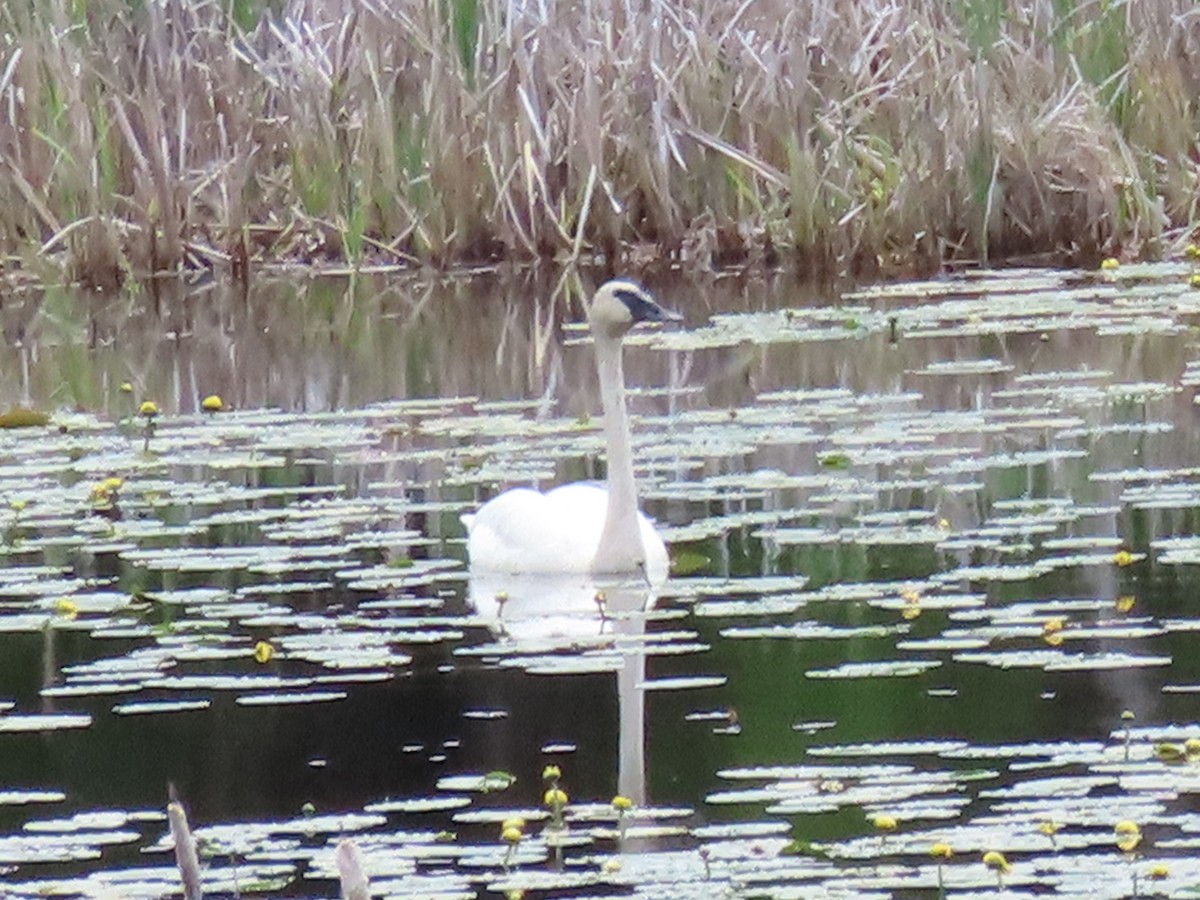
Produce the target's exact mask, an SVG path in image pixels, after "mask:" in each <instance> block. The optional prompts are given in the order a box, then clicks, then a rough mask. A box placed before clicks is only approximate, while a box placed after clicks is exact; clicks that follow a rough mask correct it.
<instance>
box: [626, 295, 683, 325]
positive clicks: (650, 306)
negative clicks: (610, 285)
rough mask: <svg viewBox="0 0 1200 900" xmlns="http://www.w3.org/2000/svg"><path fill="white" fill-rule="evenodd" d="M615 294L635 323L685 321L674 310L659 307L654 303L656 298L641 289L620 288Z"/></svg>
mask: <svg viewBox="0 0 1200 900" xmlns="http://www.w3.org/2000/svg"><path fill="white" fill-rule="evenodd" d="M615 294H616V296H617V299H618V300H620V301H621V302H622V303H624V304H625V306H626V307H627V308H628V309H629V314H630V315H631V316H633V321H634V322H678V321H680V320H682V319H683V316H681V315H680V314H679V313H677V312H675V311H674V310H672V309H666V308H664V307H662V306H659V305H658V304H657V303H655V302H654V298H652V297H651V296H650V295H649V294H648V293H646V291H644V290H642V289H641V288H638V287H634V286H630V287H628V288H618V289H617V290H616V291H615Z"/></svg>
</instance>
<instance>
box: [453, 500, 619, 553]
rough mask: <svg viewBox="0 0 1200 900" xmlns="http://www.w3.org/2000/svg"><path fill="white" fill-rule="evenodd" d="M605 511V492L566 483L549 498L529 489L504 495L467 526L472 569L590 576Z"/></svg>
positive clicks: (489, 503)
mask: <svg viewBox="0 0 1200 900" xmlns="http://www.w3.org/2000/svg"><path fill="white" fill-rule="evenodd" d="M607 506H608V500H607V492H606V491H605V490H604V488H602V487H600V486H598V485H594V484H589V483H577V484H566V485H563V486H562V487H558V488H555V489H554V490H552V491H550V492H548V493H546V494H542V493H540V492H538V491H534V490H531V489H529V488H515V489H513V490H510V491H505V492H504V493H503V494H501V495H500V496H498V497H496V498H494V499H492V500H489V501H488V502H487V503H485V504H484V505H483V506H482V507H481V508H480V510H479V512H477V513H476V514H475V515H474V516H473V517H472V518H471V520H470V522H469V523H467V527H468V535H467V552H468V554H469V555H470V561H471V568H472V569H478V570H483V571H493V572H515V573H536V572H587V571H589V570H590V569H591V565H592V560H593V559H594V558H595V555H596V547H597V546H598V545H599V543H600V532H601V530H602V529H603V527H604V516H605V512H606V510H607ZM464 521H465V520H464Z"/></svg>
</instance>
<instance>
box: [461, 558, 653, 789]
mask: <svg viewBox="0 0 1200 900" xmlns="http://www.w3.org/2000/svg"><path fill="white" fill-rule="evenodd" d="M468 599H469V601H470V602H471V604H472V605H473V606H474V607H475V610H476V612H477V613H478V614H479V616H480V618H481V619H482V620H483V622H484V623H485V624H486V625H487V626H488V627H489V628H490V629H491V630H492V631H493V633H494V634H496V635H497V638H498V640H499V641H500V642H502V643H503V644H505V645H506V646H507V647H508V648H509V649H510V650H511V652H512V653H513V654H515V655H532V654H536V655H539V656H541V655H545V654H561V655H562V660H563V662H564V671H573V669H571V668H570V662H571V661H576V660H578V661H584V662H586V663H587V664H588V667H587V671H597V670H608V671H612V672H614V673H615V675H616V679H617V681H616V687H617V700H618V715H619V717H620V729H619V732H620V738H619V746H618V768H617V793H618V794H622V795H624V796H626V797H629V798H630V799H631V800H633V801H634V803H637V804H638V805H645V803H646V723H645V691H644V690H643V687H642V682H643V681H644V680H645V673H646V653H645V641H646V621H647V619H648V617H649V616H650V615H651V614H652V610H653V607H654V601H655V595H654V592H653V591H652V590H651V589H650V587H649V586H648V585H647V584H646V582H645V580H644V579H642V578H640V577H639V576H633V577H629V578H618V577H609V578H603V577H598V576H591V575H499V574H488V573H480V572H472V573H471V578H470V582H469V586H468ZM583 653H588V656H587V657H586V659H585V658H584V657H583V656H582V655H581V654H583Z"/></svg>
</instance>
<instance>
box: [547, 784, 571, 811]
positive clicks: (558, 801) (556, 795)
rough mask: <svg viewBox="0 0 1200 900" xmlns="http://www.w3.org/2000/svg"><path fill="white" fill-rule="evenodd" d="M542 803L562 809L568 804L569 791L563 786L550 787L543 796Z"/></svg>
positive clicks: (552, 807)
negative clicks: (563, 788) (562, 787)
mask: <svg viewBox="0 0 1200 900" xmlns="http://www.w3.org/2000/svg"><path fill="white" fill-rule="evenodd" d="M542 803H543V804H544V805H546V806H549V807H550V808H551V809H561V808H562V807H564V806H566V805H567V792H566V791H564V790H562V789H561V788H550V790H548V791H546V794H545V796H543V797H542Z"/></svg>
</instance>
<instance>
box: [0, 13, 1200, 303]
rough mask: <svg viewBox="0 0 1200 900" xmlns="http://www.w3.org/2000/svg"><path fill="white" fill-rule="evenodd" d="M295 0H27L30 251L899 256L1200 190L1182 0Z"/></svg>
mask: <svg viewBox="0 0 1200 900" xmlns="http://www.w3.org/2000/svg"><path fill="white" fill-rule="evenodd" d="M278 6H279V4H270V7H271V8H277V7H278ZM282 7H283V8H282V10H280V11H279V12H278V13H274V14H272V13H270V12H269V11H268V4H266V3H263V2H254V0H251V2H248V3H238V4H232V5H229V4H222V3H212V2H201V3H182V2H165V3H147V4H126V3H122V2H119V0H99V2H95V3H91V4H87V5H86V6H81V5H79V4H73V3H69V2H67V0H48V2H45V3H38V4H20V3H17V4H7V5H5V6H4V8H3V10H0V27H2V28H3V30H4V32H5V33H6V34H8V35H9V36H10V39H9V42H8V43H7V44H6V46H5V49H4V50H3V51H2V52H3V56H0V103H2V104H3V108H4V111H5V112H4V116H3V117H0V156H2V157H3V159H2V162H3V165H2V166H0V172H3V174H2V175H0V199H2V200H3V202H2V203H0V252H3V253H5V254H23V255H25V256H27V257H29V258H30V260H31V261H32V259H33V257H35V256H37V255H39V254H40V255H42V256H45V257H48V258H51V259H56V260H57V259H61V258H65V259H67V260H69V263H70V266H71V268H72V270H73V271H74V273H75V274H77V275H79V276H82V277H83V278H84V279H85V280H88V281H90V282H93V283H96V284H99V285H105V284H111V283H113V282H115V281H118V280H120V279H121V278H122V277H123V275H124V273H125V272H126V271H128V270H129V269H130V268H132V269H133V270H139V271H140V270H145V269H170V268H174V267H177V266H180V265H187V264H195V265H210V264H213V265H220V266H228V267H230V268H232V269H234V270H235V271H237V270H239V269H242V268H243V267H244V266H245V264H246V262H247V260H250V259H254V258H257V257H259V256H262V257H268V258H272V259H285V260H288V259H295V260H300V261H308V260H314V259H318V260H323V259H330V258H333V259H338V260H347V261H351V262H353V261H358V260H363V259H373V260H381V261H386V262H403V261H407V260H410V259H412V258H414V257H415V258H418V259H421V260H428V261H433V262H452V261H473V260H480V259H484V260H490V259H494V258H496V257H518V258H526V259H528V258H536V257H545V256H557V257H569V256H576V255H579V254H581V253H585V252H588V251H590V250H592V249H595V250H600V251H606V252H611V251H617V252H618V254H622V255H630V254H632V255H633V257H634V258H638V257H640V256H641V253H640V251H639V249H638V248H640V247H645V246H654V247H655V248H656V249H655V251H654V252H655V253H656V254H657V253H661V252H662V251H670V252H678V253H680V254H687V255H690V256H691V257H693V258H696V259H700V260H702V261H707V260H716V261H746V260H749V261H753V260H756V259H770V258H772V257H773V256H774V254H776V253H777V252H778V251H781V250H782V251H788V250H789V249H794V250H795V251H797V252H798V256H799V258H800V259H801V260H805V261H824V262H828V263H833V264H836V265H838V266H844V265H852V264H854V263H855V262H858V263H864V264H865V263H867V262H870V264H872V265H873V264H874V263H875V261H876V259H877V257H879V256H881V255H882V256H885V257H888V256H892V255H894V256H896V257H898V258H900V259H908V258H913V257H918V258H924V259H928V260H933V259H940V258H942V257H943V256H960V257H963V256H965V257H976V256H979V255H983V254H986V253H989V252H990V253H991V254H993V255H1000V254H1013V253H1043V252H1053V251H1059V250H1063V249H1064V248H1072V251H1073V252H1081V253H1084V254H1086V253H1096V252H1099V251H1100V250H1102V249H1105V248H1107V247H1109V246H1110V245H1115V244H1117V243H1120V244H1122V245H1124V246H1125V247H1126V248H1132V249H1139V248H1141V247H1142V246H1144V245H1145V243H1146V242H1147V241H1151V240H1154V239H1155V238H1157V237H1158V236H1159V235H1160V233H1161V232H1162V229H1163V227H1164V224H1165V223H1166V222H1169V221H1183V220H1185V219H1186V217H1187V215H1188V212H1189V210H1190V208H1191V205H1192V203H1193V199H1194V186H1193V183H1192V176H1191V174H1190V173H1191V171H1192V167H1191V166H1190V165H1189V164H1188V153H1189V151H1190V147H1191V146H1192V141H1193V136H1194V134H1195V131H1196V127H1195V121H1194V118H1195V117H1194V115H1192V114H1191V112H1190V111H1191V110H1192V109H1193V106H1194V104H1193V103H1192V101H1191V97H1192V95H1193V94H1194V84H1195V81H1196V75H1197V72H1196V70H1195V65H1194V64H1193V63H1192V60H1193V59H1194V58H1195V56H1196V54H1195V52H1194V50H1195V47H1194V44H1195V38H1194V35H1192V33H1191V32H1190V31H1189V29H1188V24H1187V23H1188V21H1190V20H1189V18H1188V16H1187V15H1186V14H1187V13H1188V12H1189V11H1190V7H1188V6H1187V5H1186V4H1184V3H1182V2H1181V0H1170V2H1167V3H1165V4H1108V5H1101V6H1099V7H1096V6H1091V5H1086V4H1085V5H1083V6H1078V7H1076V6H1074V5H1072V6H1071V7H1070V8H1069V10H1067V11H1063V10H1064V9H1065V8H1064V7H1063V5H1062V4H1055V3H1050V2H1047V0H1037V2H1033V3H1030V4H1024V5H1023V6H1022V8H1021V11H1020V14H1019V15H1018V14H1011V15H1010V14H1009V13H1008V12H1007V4H999V3H996V2H990V3H988V2H982V3H962V2H958V0H939V2H934V3H927V4H892V3H883V2H880V0H870V2H866V3H859V2H853V3H852V2H848V0H825V2H823V3H818V4H813V5H811V6H805V7H802V8H797V7H796V6H795V4H792V3H790V2H784V0H759V2H753V3H740V2H732V0H731V2H715V0H714V2H708V3H703V4H667V3H663V2H657V0H656V2H647V3H639V4H633V3H629V2H612V0H609V2H604V0H587V2H582V3H577V4H545V3H539V2H528V3H496V4H493V3H488V4H484V3H479V2H477V0H447V2H442V3H416V2H411V0H390V2H383V0H378V2H373V3H366V4H350V5H347V4H343V3H331V2H327V0H311V2H305V3H299V2H290V3H284V4H282ZM64 250H65V251H67V254H66V256H65V257H63V255H62V253H61V251H64Z"/></svg>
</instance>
